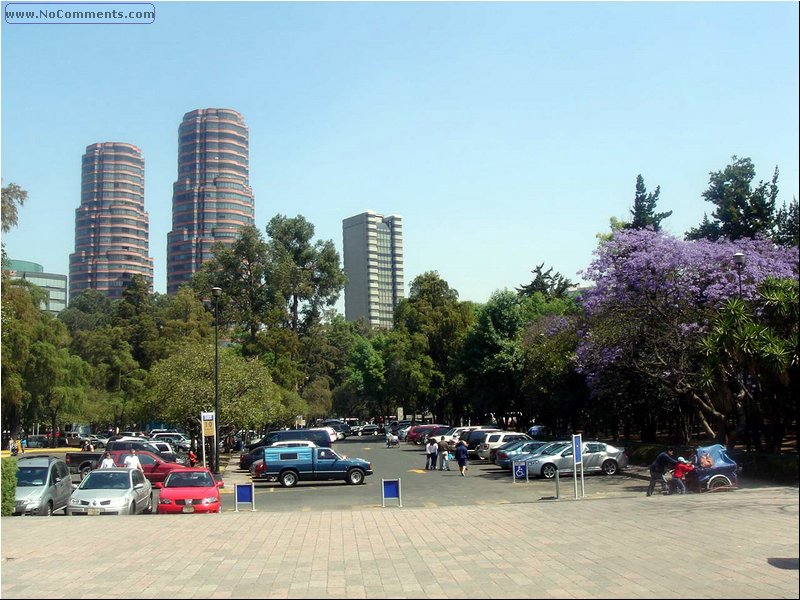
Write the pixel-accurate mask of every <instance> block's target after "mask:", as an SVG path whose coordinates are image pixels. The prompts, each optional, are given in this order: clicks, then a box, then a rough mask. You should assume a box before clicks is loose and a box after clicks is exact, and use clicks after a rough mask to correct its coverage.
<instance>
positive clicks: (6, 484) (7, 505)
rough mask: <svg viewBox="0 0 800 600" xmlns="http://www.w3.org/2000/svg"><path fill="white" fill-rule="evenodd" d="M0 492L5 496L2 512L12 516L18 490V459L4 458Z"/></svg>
mask: <svg viewBox="0 0 800 600" xmlns="http://www.w3.org/2000/svg"><path fill="white" fill-rule="evenodd" d="M0 475H2V479H0V494H2V496H3V500H2V502H3V504H2V510H0V514H1V515H2V516H4V517H10V516H11V515H12V514H14V494H15V493H16V491H17V459H16V458H4V459H3V461H2V467H0Z"/></svg>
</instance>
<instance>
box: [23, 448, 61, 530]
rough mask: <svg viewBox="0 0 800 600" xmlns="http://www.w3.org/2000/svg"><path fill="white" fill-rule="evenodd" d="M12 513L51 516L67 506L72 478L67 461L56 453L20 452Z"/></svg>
mask: <svg viewBox="0 0 800 600" xmlns="http://www.w3.org/2000/svg"><path fill="white" fill-rule="evenodd" d="M17 466H18V467H19V468H18V470H17V489H16V492H15V494H14V514H15V515H25V514H27V515H39V516H50V515H51V514H53V511H56V510H61V509H62V508H66V507H67V503H68V502H69V497H70V494H71V493H72V480H71V479H70V476H69V469H68V468H67V464H66V463H65V462H64V461H63V460H62V459H60V458H58V457H56V456H42V455H39V456H23V457H21V458H19V459H17Z"/></svg>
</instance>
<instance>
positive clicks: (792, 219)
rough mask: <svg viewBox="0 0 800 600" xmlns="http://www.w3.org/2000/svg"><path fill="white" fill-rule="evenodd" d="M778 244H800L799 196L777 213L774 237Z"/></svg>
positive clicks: (795, 245) (789, 245)
mask: <svg viewBox="0 0 800 600" xmlns="http://www.w3.org/2000/svg"><path fill="white" fill-rule="evenodd" d="M772 239H773V240H774V241H775V243H776V244H780V245H781V246H786V247H787V248H791V247H795V248H796V247H797V246H798V245H800V212H798V206H797V198H792V201H791V202H790V203H789V205H788V206H787V205H786V203H785V202H784V203H783V206H782V207H781V208H779V209H778V212H777V213H776V214H775V235H774V236H773V237H772Z"/></svg>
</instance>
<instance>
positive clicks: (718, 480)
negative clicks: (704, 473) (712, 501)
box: [708, 475, 731, 490]
mask: <svg viewBox="0 0 800 600" xmlns="http://www.w3.org/2000/svg"><path fill="white" fill-rule="evenodd" d="M730 485H731V480H730V479H728V478H727V477H725V475H714V477H712V478H711V479H710V480H709V482H708V489H709V490H718V489H720V488H724V487H728V486H730Z"/></svg>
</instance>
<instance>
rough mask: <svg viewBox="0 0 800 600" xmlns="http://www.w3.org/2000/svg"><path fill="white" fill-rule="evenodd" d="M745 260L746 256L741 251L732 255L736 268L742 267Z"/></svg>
mask: <svg viewBox="0 0 800 600" xmlns="http://www.w3.org/2000/svg"><path fill="white" fill-rule="evenodd" d="M746 262H747V258H746V257H745V255H744V254H742V253H741V252H737V253H736V254H734V255H733V264H735V265H736V268H737V269H741V268H742V267H744V265H745V263H746Z"/></svg>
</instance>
